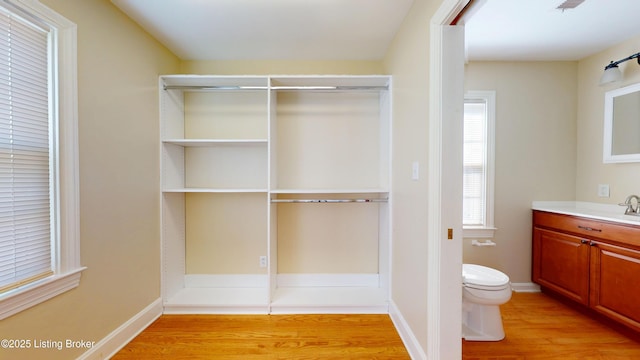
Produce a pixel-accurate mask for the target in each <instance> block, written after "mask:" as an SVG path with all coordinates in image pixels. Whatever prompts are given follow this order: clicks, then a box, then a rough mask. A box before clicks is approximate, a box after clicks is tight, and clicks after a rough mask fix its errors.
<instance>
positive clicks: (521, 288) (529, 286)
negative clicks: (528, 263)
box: [511, 282, 540, 293]
mask: <svg viewBox="0 0 640 360" xmlns="http://www.w3.org/2000/svg"><path fill="white" fill-rule="evenodd" d="M511 289H512V290H513V291H515V292H522V293H533V292H540V286H539V285H537V284H534V283H532V282H528V283H511Z"/></svg>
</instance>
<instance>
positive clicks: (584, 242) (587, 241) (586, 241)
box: [580, 239, 589, 244]
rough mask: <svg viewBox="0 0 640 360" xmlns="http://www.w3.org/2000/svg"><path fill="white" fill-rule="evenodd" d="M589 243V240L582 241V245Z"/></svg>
mask: <svg viewBox="0 0 640 360" xmlns="http://www.w3.org/2000/svg"><path fill="white" fill-rule="evenodd" d="M588 243H589V240H586V239H581V240H580V244H588Z"/></svg>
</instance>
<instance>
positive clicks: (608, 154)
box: [603, 83, 640, 164]
mask: <svg viewBox="0 0 640 360" xmlns="http://www.w3.org/2000/svg"><path fill="white" fill-rule="evenodd" d="M634 92H640V83H637V84H633V85H629V86H625V87H622V88H619V89H614V90H610V91H607V92H606V93H605V95H604V142H603V145H604V146H603V162H604V163H605V164H612V163H628V162H640V153H637V154H620V155H614V154H612V149H613V100H614V99H615V98H616V97H618V96H622V95H627V94H631V93H634ZM639 118H640V114H639ZM639 141H640V139H639Z"/></svg>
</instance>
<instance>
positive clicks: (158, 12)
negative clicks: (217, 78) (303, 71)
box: [112, 0, 413, 60]
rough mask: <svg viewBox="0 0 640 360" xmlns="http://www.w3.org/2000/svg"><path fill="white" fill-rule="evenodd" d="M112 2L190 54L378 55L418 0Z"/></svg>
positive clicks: (323, 57) (321, 57) (367, 57)
mask: <svg viewBox="0 0 640 360" xmlns="http://www.w3.org/2000/svg"><path fill="white" fill-rule="evenodd" d="M112 2H113V3H114V4H115V5H116V6H118V7H119V8H120V9H121V10H122V11H124V12H125V13H126V14H127V15H129V17H131V18H132V19H133V20H134V21H136V22H137V23H138V24H140V25H141V26H142V27H143V28H144V29H146V30H147V31H148V32H149V33H150V34H151V35H153V36H154V37H155V38H157V39H158V40H159V41H160V42H162V43H163V44H165V46H167V47H168V48H169V49H170V50H171V51H173V52H174V53H175V54H176V55H177V56H179V57H180V58H181V59H183V60H211V59H216V60H238V59H291V60H293V59H295V60H334V59H340V60H372V59H376V60H377V59H381V58H382V57H383V56H384V54H385V53H386V51H387V48H388V46H389V44H390V43H391V41H392V39H393V37H394V36H395V33H396V30H397V29H398V28H399V26H400V24H401V23H402V21H403V20H404V17H405V15H406V14H407V12H408V11H409V8H410V7H411V5H412V3H413V0H304V1H301V0H112Z"/></svg>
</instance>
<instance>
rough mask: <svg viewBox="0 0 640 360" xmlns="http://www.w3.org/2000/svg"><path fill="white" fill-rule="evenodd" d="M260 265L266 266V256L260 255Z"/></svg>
mask: <svg viewBox="0 0 640 360" xmlns="http://www.w3.org/2000/svg"><path fill="white" fill-rule="evenodd" d="M260 267H261V268H266V267H267V257H266V256H260Z"/></svg>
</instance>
